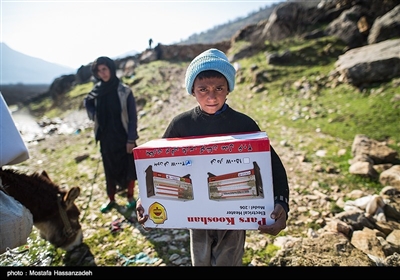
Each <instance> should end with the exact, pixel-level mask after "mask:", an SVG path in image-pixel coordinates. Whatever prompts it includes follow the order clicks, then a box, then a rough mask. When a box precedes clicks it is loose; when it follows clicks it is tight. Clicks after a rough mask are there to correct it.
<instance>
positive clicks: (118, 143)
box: [84, 56, 139, 213]
mask: <svg viewBox="0 0 400 280" xmlns="http://www.w3.org/2000/svg"><path fill="white" fill-rule="evenodd" d="M91 69H92V73H93V76H94V77H95V78H96V79H97V80H99V82H98V83H97V84H96V85H95V86H94V87H93V89H92V91H91V92H90V93H89V94H88V95H87V96H86V97H85V100H84V105H85V107H86V110H87V113H88V117H89V118H90V119H91V120H93V121H94V132H95V139H96V143H97V142H100V152H101V157H102V160H103V166H104V172H105V178H106V189H107V195H108V198H109V202H107V203H105V204H103V205H102V206H101V208H100V211H101V212H102V213H107V212H109V211H110V210H111V209H112V208H113V207H114V206H116V205H117V203H116V201H115V194H116V192H117V185H118V186H119V187H120V189H126V188H127V189H128V191H127V192H128V193H127V197H128V203H127V204H126V207H127V208H128V209H135V208H136V201H135V199H134V197H133V194H134V187H135V181H136V180H137V176H136V168H135V162H134V158H133V153H132V149H133V148H135V147H136V146H137V145H136V140H137V139H138V138H139V136H138V133H137V112H136V101H135V97H134V95H133V93H132V90H131V89H130V88H129V87H128V86H127V85H125V84H123V83H122V82H121V81H120V79H119V78H118V77H117V76H116V66H115V63H114V61H113V60H112V59H110V58H108V57H105V56H102V57H99V58H97V59H96V60H95V61H94V62H93V63H92V68H91Z"/></svg>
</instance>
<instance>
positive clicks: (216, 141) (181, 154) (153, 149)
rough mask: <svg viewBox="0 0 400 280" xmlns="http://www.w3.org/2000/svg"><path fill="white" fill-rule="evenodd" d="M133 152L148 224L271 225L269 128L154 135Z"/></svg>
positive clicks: (197, 226) (248, 227) (252, 227)
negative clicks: (214, 133) (183, 135)
mask: <svg viewBox="0 0 400 280" xmlns="http://www.w3.org/2000/svg"><path fill="white" fill-rule="evenodd" d="M133 153H134V156H135V165H136V172H137V176H138V185H139V193H140V198H141V201H142V205H143V207H144V208H145V211H146V213H147V214H149V220H148V221H146V223H145V226H146V227H149V228H187V229H190V228H191V229H246V230H256V229H257V228H258V226H259V225H260V224H271V223H273V220H271V218H270V213H271V212H272V210H273V208H274V200H273V187H272V169H271V154H270V143H269V139H268V137H267V135H266V133H265V132H254V133H244V134H235V135H218V136H208V137H189V138H174V139H156V140H152V141H149V142H147V143H145V144H143V145H140V146H138V147H136V148H135V149H134V150H133Z"/></svg>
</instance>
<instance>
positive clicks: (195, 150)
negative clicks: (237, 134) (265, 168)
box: [133, 139, 270, 160]
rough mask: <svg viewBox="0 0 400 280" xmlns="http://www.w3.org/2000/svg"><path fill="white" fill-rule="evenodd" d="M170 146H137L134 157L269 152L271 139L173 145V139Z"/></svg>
mask: <svg viewBox="0 0 400 280" xmlns="http://www.w3.org/2000/svg"><path fill="white" fill-rule="evenodd" d="M168 143H169V144H171V146H169V147H140V146H139V147H136V148H134V149H133V153H134V157H135V159H136V160H138V159H148V158H165V157H182V156H200V155H223V154H241V153H257V152H269V151H270V143H269V139H245V140H237V141H230V142H221V143H211V144H206V145H198V146H196V145H194V146H182V147H180V146H176V147H174V146H173V141H168Z"/></svg>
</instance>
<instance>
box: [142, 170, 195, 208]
mask: <svg viewBox="0 0 400 280" xmlns="http://www.w3.org/2000/svg"><path fill="white" fill-rule="evenodd" d="M146 188H147V197H153V196H155V197H158V198H168V199H177V200H182V201H185V200H193V199H194V196H193V185H192V179H190V174H188V175H185V176H183V177H180V176H176V175H171V174H165V173H161V172H157V171H153V166H152V165H149V166H148V167H147V168H146Z"/></svg>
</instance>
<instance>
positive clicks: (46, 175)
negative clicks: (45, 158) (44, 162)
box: [40, 170, 51, 181]
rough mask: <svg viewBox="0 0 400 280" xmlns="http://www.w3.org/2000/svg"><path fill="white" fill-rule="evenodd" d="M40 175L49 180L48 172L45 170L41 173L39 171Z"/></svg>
mask: <svg viewBox="0 0 400 280" xmlns="http://www.w3.org/2000/svg"><path fill="white" fill-rule="evenodd" d="M40 176H43V177H45V178H47V179H49V180H50V181H51V179H50V177H49V174H47V172H46V170H43V171H42V173H40Z"/></svg>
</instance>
